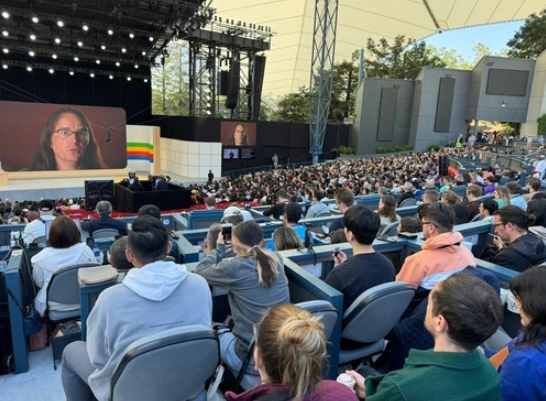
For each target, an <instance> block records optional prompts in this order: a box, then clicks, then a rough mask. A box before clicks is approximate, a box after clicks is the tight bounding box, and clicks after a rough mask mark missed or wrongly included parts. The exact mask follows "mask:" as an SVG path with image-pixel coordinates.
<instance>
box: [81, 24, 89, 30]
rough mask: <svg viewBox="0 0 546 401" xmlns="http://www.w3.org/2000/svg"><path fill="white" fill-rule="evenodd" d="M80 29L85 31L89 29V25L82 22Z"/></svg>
mask: <svg viewBox="0 0 546 401" xmlns="http://www.w3.org/2000/svg"><path fill="white" fill-rule="evenodd" d="M82 29H83V30H84V31H85V32H87V31H88V30H89V26H87V24H83V26H82Z"/></svg>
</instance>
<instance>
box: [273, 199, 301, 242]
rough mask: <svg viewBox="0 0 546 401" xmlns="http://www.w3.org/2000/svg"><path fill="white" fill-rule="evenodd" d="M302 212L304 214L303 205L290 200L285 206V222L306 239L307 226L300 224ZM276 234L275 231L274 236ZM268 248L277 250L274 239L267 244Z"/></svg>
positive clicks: (286, 225)
mask: <svg viewBox="0 0 546 401" xmlns="http://www.w3.org/2000/svg"><path fill="white" fill-rule="evenodd" d="M301 214H302V210H301V206H300V205H299V204H298V203H296V202H289V203H287V204H286V205H285V206H284V212H283V223H284V225H285V227H290V228H292V230H294V231H295V232H296V234H297V235H298V237H299V239H300V240H302V241H305V233H306V231H307V229H306V228H305V226H302V225H301V224H298V222H299V221H300V219H301ZM275 232H276V231H275ZM274 235H275V233H273V236H274ZM266 249H268V250H270V251H273V250H275V243H274V241H269V243H268V244H267V246H266Z"/></svg>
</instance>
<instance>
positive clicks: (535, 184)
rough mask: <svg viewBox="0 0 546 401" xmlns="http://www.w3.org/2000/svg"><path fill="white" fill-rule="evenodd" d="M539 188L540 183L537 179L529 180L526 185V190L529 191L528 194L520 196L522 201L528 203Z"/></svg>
mask: <svg viewBox="0 0 546 401" xmlns="http://www.w3.org/2000/svg"><path fill="white" fill-rule="evenodd" d="M541 186H542V181H541V180H540V179H539V178H535V177H533V178H531V179H530V180H529V182H528V183H527V189H528V190H529V192H528V193H526V194H523V195H522V196H523V199H525V200H526V201H527V202H529V201H530V200H531V199H533V195H535V193H537V192H540V187H541Z"/></svg>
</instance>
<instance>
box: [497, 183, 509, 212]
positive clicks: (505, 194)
mask: <svg viewBox="0 0 546 401" xmlns="http://www.w3.org/2000/svg"><path fill="white" fill-rule="evenodd" d="M510 198H511V195H510V191H509V190H508V188H506V187H503V186H500V187H497V188H496V189H495V202H497V203H498V205H499V209H502V208H503V207H505V206H508V205H510Z"/></svg>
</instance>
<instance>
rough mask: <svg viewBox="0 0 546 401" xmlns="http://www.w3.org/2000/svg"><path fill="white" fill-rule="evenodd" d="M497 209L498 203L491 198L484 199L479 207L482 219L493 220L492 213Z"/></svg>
mask: <svg viewBox="0 0 546 401" xmlns="http://www.w3.org/2000/svg"><path fill="white" fill-rule="evenodd" d="M497 210H499V204H498V203H497V202H495V201H494V200H493V199H486V200H484V201H483V202H482V203H481V205H480V208H479V211H480V214H481V215H482V216H483V219H482V221H487V220H493V214H495V212H496V211H497Z"/></svg>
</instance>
